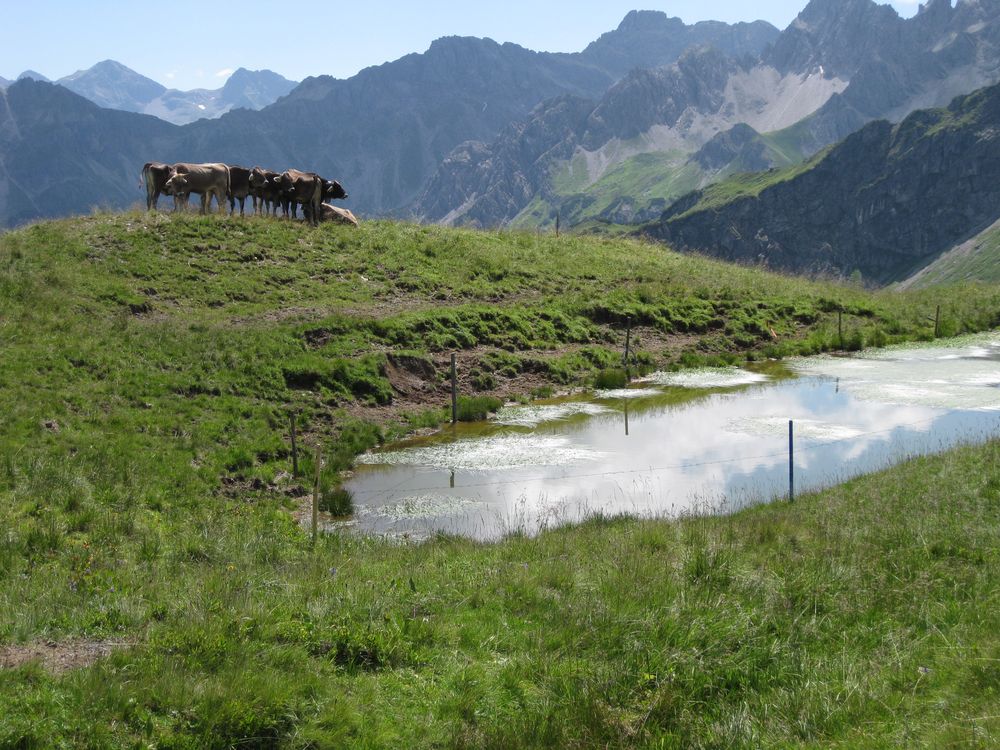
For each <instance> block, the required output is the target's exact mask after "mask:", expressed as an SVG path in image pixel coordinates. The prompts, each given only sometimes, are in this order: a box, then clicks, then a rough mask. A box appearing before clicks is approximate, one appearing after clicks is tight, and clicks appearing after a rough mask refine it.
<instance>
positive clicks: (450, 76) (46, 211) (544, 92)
mask: <svg viewBox="0 0 1000 750" xmlns="http://www.w3.org/2000/svg"><path fill="white" fill-rule="evenodd" d="M667 20H668V19H667V18H666V16H665V15H663V14H640V13H635V14H630V15H629V17H628V18H627V19H626V22H625V23H623V24H622V26H621V27H620V28H619V29H617V30H616V31H613V32H610V33H608V34H605V35H603V36H602V38H601V39H600V40H598V42H596V43H595V44H594V45H591V46H590V47H588V48H587V50H585V51H583V52H581V53H575V54H553V53H544V52H533V51H531V50H527V49H524V48H523V47H520V46H518V45H515V44H509V43H508V44H498V43H497V42H494V41H493V40H490V39H474V38H464V37H448V38H443V39H439V40H437V41H435V42H434V43H433V44H432V45H431V47H430V49H428V50H427V52H425V53H423V54H411V55H407V56H405V57H403V58H400V59H399V60H396V61H394V62H391V63H386V64H384V65H380V66H375V67H372V68H367V69H365V70H363V71H361V72H360V73H358V74H357V75H356V76H353V77H352V78H349V79H346V80H338V79H334V78H331V77H328V76H320V77H316V78H308V79H306V80H305V81H303V82H302V83H301V84H299V85H298V86H297V87H296V88H295V89H294V90H293V91H292V92H291V93H290V94H289V95H288V96H285V97H283V98H281V99H280V100H278V101H277V102H275V103H274V104H272V105H271V106H268V107H265V108H264V109H262V110H261V111H259V112H253V111H248V110H243V109H240V110H233V111H231V112H229V113H227V114H225V115H223V116H222V117H220V118H218V119H216V120H199V121H197V122H194V123H191V124H189V125H187V126H184V127H176V128H172V129H171V128H169V127H164V126H168V123H165V122H163V121H161V120H159V119H157V120H155V121H153V122H150V121H148V120H147V119H146V118H143V117H142V116H140V115H130V117H129V118H124V119H123V118H121V117H119V116H118V115H119V114H124V113H114V112H112V111H111V110H107V109H103V108H102V109H95V108H94V107H93V105H92V103H91V102H89V101H85V100H83V99H82V98H80V99H79V100H78V101H74V100H72V99H70V98H68V97H67V95H69V94H70V92H69V90H68V89H67V88H66V87H64V86H52V85H50V84H44V83H41V82H37V81H29V80H22V81H19V82H17V83H15V84H13V85H11V86H10V87H9V88H8V89H7V90H6V92H5V93H4V94H3V95H0V221H2V222H3V223H4V224H7V225H12V224H16V223H20V222H23V221H26V220H29V219H32V218H38V217H43V216H54V215H61V214H64V213H67V212H71V211H78V210H86V208H87V207H90V206H93V205H109V206H120V205H123V204H125V205H127V204H128V203H130V202H133V201H134V200H136V199H137V198H138V196H137V195H136V194H135V191H134V190H133V188H132V186H133V184H134V181H135V178H134V176H133V175H135V174H138V171H139V168H140V167H141V165H142V164H143V163H144V162H146V161H151V160H161V161H181V160H184V161H226V162H229V163H244V164H263V165H265V166H270V167H271V168H276V167H278V168H285V167H290V166H296V167H300V168H305V169H309V170H312V171H317V172H319V173H321V174H324V175H329V176H330V177H335V178H337V179H340V180H341V181H342V182H343V183H344V184H345V185H347V187H348V190H349V192H350V193H351V195H352V198H353V203H352V208H354V209H355V210H360V211H361V212H364V213H367V214H372V213H378V214H392V213H397V214H401V213H407V212H408V208H409V206H410V204H412V202H413V201H414V200H415V199H416V198H417V197H418V196H419V195H420V192H421V190H422V189H423V188H424V186H425V184H426V182H427V180H428V178H429V177H430V176H431V175H432V174H433V173H434V171H435V170H436V169H437V166H438V164H439V163H440V162H441V160H442V159H443V158H444V157H445V156H446V155H447V154H448V153H449V152H451V151H452V150H453V149H454V148H455V147H456V146H458V145H459V144H461V143H463V142H464V141H468V140H487V139H490V138H493V137H495V136H496V134H497V133H499V132H500V130H501V129H502V128H503V127H504V126H506V125H508V124H509V123H511V122H514V121H516V120H518V119H519V118H522V117H524V116H525V115H526V114H527V113H528V112H530V111H531V110H532V108H534V107H535V106H536V105H537V104H538V103H539V102H541V101H544V100H545V99H548V98H550V97H553V96H558V95H564V94H569V95H574V96H579V97H594V96H597V95H599V94H600V93H601V92H602V91H604V90H606V89H607V88H608V87H609V86H611V85H612V84H614V83H615V81H616V80H617V79H618V77H619V71H620V70H621V69H622V68H627V67H630V66H634V65H639V64H655V65H664V64H669V63H671V62H673V61H674V60H675V59H676V54H678V50H680V49H683V45H684V44H688V43H695V44H700V43H702V42H711V43H716V44H719V45H721V46H722V47H723V48H724V49H725V50H726V53H727V54H732V55H736V56H746V55H753V54H759V53H760V51H761V49H762V48H763V47H764V46H766V45H767V44H769V43H770V41H772V40H773V39H774V38H775V37H776V36H777V34H778V31H777V29H774V27H772V26H769V25H768V24H764V23H753V24H735V25H726V24H715V23H708V24H695V25H694V26H685V25H684V24H680V25H678V24H677V23H671V24H667V23H663V22H665V21H667ZM650 21H653V23H650ZM678 29H680V30H681V33H682V36H683V39H682V41H680V42H678V41H676V40H674V38H673V37H674V35H675V34H676V33H677V30H678ZM19 89H20V90H19ZM87 105H91V106H87ZM56 110H58V112H56ZM74 117H75V118H79V119H81V120H82V127H81V128H79V129H74V128H73V127H72V124H71V123H72V120H73V118H74ZM28 123H30V124H31V126H30V127H29V126H27V124H28ZM54 128H58V132H53V129H54ZM87 133H95V134H97V133H100V134H101V135H100V136H96V135H95V137H94V138H90V139H87V138H86V137H85V134H87ZM53 138H56V139H57V146H58V147H57V148H52V147H51V145H52V140H53ZM105 144H107V146H106V145H105ZM112 144H113V145H114V148H113V149H112V148H111V145H112ZM63 147H65V148H63ZM63 153H65V154H68V155H69V156H70V158H69V159H64V158H62V156H60V155H61V154H63ZM24 154H33V155H35V157H36V158H34V159H31V160H29V159H25V158H24V156H23V155H24ZM125 165H128V168H125ZM39 174H41V175H42V176H44V178H45V179H43V180H39V179H38V176H39ZM49 182H62V183H63V184H73V185H74V186H75V187H76V189H75V190H74V191H73V192H72V194H66V195H64V196H63V197H62V198H61V199H60V200H58V201H50V200H46V199H45V198H46V195H45V192H44V190H43V189H42V188H40V187H39V185H40V184H41V185H47V184H48V183H49ZM126 193H130V194H131V195H132V200H131V201H127V202H126V201H125V194H126Z"/></svg>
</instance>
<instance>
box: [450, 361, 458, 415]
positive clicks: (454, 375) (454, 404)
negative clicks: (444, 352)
mask: <svg viewBox="0 0 1000 750" xmlns="http://www.w3.org/2000/svg"><path fill="white" fill-rule="evenodd" d="M451 423H452V424H457V423H458V367H457V365H456V364H455V354H454V353H452V355H451Z"/></svg>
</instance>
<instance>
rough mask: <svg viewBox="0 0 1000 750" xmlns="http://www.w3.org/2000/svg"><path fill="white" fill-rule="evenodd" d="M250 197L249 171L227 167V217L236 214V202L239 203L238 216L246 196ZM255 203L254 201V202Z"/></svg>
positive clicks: (241, 213)
mask: <svg viewBox="0 0 1000 750" xmlns="http://www.w3.org/2000/svg"><path fill="white" fill-rule="evenodd" d="M248 195H250V170H249V169H247V168H246V167H234V166H233V165H231V164H230V165H229V215H230V216H232V215H233V214H234V213H236V201H239V202H240V216H243V215H244V213H243V207H244V205H245V204H246V200H247V196H248ZM255 202H256V201H255Z"/></svg>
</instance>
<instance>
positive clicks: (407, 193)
mask: <svg viewBox="0 0 1000 750" xmlns="http://www.w3.org/2000/svg"><path fill="white" fill-rule="evenodd" d="M40 78H41V77H40V76H38V75H37V74H33V73H30V72H29V73H27V74H26V75H25V76H22V78H21V80H19V81H17V82H15V83H12V84H8V85H7V86H6V90H5V91H3V92H0V223H2V224H3V225H7V226H11V225H15V224H18V223H22V222H25V221H29V220H32V219H35V218H41V217H46V216H58V215H63V214H66V213H73V212H79V211H86V210H89V209H90V208H91V207H93V206H108V207H121V206H127V205H130V204H134V203H136V202H137V201H139V200H140V198H141V193H140V191H139V190H138V189H137V187H136V182H137V176H138V172H139V169H140V167H141V165H142V164H143V163H144V162H145V161H150V160H162V161H168V162H169V161H181V160H184V161H226V162H229V163H242V164H246V165H254V164H261V165H263V166H266V167H270V168H278V169H283V168H286V167H298V168H304V169H308V170H313V171H317V172H319V173H321V174H323V175H325V176H328V177H330V178H336V179H339V180H341V182H343V183H344V185H345V186H346V187H347V189H348V191H349V192H350V194H351V201H350V204H349V205H350V207H351V208H352V210H354V211H355V212H356V213H360V214H364V215H369V216H372V215H383V216H398V217H405V218H415V219H418V220H420V221H426V222H441V223H449V224H471V225H478V226H498V225H513V226H522V227H545V226H551V225H552V224H553V223H555V222H556V221H557V220H561V221H562V224H563V226H571V225H579V226H580V227H587V226H607V225H608V224H609V223H617V224H636V223H643V222H651V223H650V224H649V225H648V227H647V231H649V233H651V234H654V235H656V236H664V237H666V236H669V237H670V238H671V239H672V241H674V242H680V243H681V244H683V245H686V246H689V247H692V248H698V249H700V250H708V251H716V252H720V253H722V254H727V253H730V251H729V250H724V249H723V248H725V247H727V246H726V245H725V244H724V243H722V242H721V241H720V240H719V239H718V238H717V236H716V235H715V234H713V232H715V229H714V228H713V227H711V226H710V225H709V224H710V223H709V222H707V220H702V219H699V221H703V222H704V223H703V224H702V225H698V229H697V231H696V230H695V229H694V228H693V227H694V226H695V224H694V222H695V215H694V214H693V213H690V210H691V209H692V208H693V207H695V206H697V205H699V204H700V203H701V202H702V201H703V200H704V195H705V194H706V192H707V191H706V188H708V186H709V185H712V184H714V183H720V184H723V185H724V184H732V183H731V180H732V179H735V178H733V176H734V175H737V174H740V173H745V172H750V171H760V172H761V174H762V175H763V176H761V177H757V178H752V179H751V178H744V179H743V181H744V182H753V181H754V180H757V182H755V183H754V184H764V185H766V187H767V189H771V188H772V186H771V184H770V183H769V182H768V181H769V180H770V179H771V177H773V175H774V174H781V175H783V177H782V182H783V183H784V182H788V183H793V182H794V180H793V179H792V178H789V177H788V175H796V174H799V173H800V172H801V171H802V170H811V169H813V168H817V167H818V162H817V159H819V158H820V156H823V155H827V152H826V149H828V148H829V147H830V146H831V145H832V144H835V143H838V142H840V141H841V140H842V139H844V138H848V141H849V142H851V143H855V145H856V142H855V141H851V137H852V134H854V133H858V137H861V136H860V134H861V133H865V134H867V135H866V136H865V137H867V138H872V137H874V136H872V135H871V133H873V132H876V131H877V132H878V133H880V134H882V135H881V137H882V141H880V143H883V145H884V144H886V143H896V141H893V140H892V139H893V137H894V136H892V135H891V134H890V135H886V133H888V132H890V131H893V129H894V128H895V127H897V125H896V124H898V123H902V122H908V121H909V120H908V119H907V118H908V116H909V115H910V114H911V113H913V112H915V111H917V110H921V109H926V108H932V107H940V106H944V105H947V104H948V103H949V102H950V101H951V100H952V99H953V98H954V97H956V96H958V95H964V94H968V93H969V92H972V91H973V90H975V89H978V88H982V87H986V86H989V85H991V84H994V83H996V82H998V81H1000V0H958V1H957V3H956V5H954V6H952V5H951V3H950V2H949V0H929V1H928V2H927V3H926V4H924V5H923V6H921V9H920V12H919V13H917V15H916V16H914V17H913V18H909V19H903V18H901V17H900V16H899V15H898V14H897V13H896V12H895V11H894V10H892V8H890V7H888V6H885V5H880V4H878V3H876V2H874V0H811V2H809V3H808V5H806V7H805V8H804V9H803V11H802V12H801V13H800V14H799V15H798V17H797V18H796V19H795V20H794V21H793V22H792V23H791V24H790V25H789V27H788V28H786V29H784V30H783V31H779V30H778V29H776V28H774V27H773V26H771V25H769V24H767V23H764V22H755V23H744V24H723V23H718V22H706V23H698V24H694V25H687V24H684V23H683V22H681V21H680V20H678V19H675V18H669V17H668V16H667V15H666V14H664V13H660V12H654V11H634V12H632V13H629V14H628V15H627V16H626V17H625V18H624V20H623V21H622V23H621V24H620V25H619V26H618V27H617V28H616V29H614V30H612V31H609V32H608V33H606V34H604V35H602V36H601V37H600V38H599V39H597V40H595V41H594V42H593V43H592V44H590V45H588V46H587V47H586V49H584V50H583V51H581V52H579V53H570V54H565V53H546V52H533V51H531V50H527V49H525V48H523V47H520V46H518V45H514V44H500V43H497V42H495V41H493V40H490V39H476V38H466V37H446V38H443V39H439V40H437V41H435V42H434V43H433V44H432V45H431V46H430V48H429V49H428V50H427V51H426V52H424V53H421V54H411V55H407V56H405V57H403V58H400V59H399V60H396V61H393V62H390V63H386V64H384V65H379V66H375V67H371V68H367V69H365V70H362V71H361V72H360V73H358V74H357V75H355V76H353V77H351V78H348V79H343V80H341V79H334V78H331V77H328V76H318V77H313V78H307V79H306V80H304V81H302V82H301V83H300V84H298V85H296V86H294V88H291V90H290V91H288V92H287V94H285V95H281V94H280V93H277V92H278V91H279V89H280V88H281V86H285V85H287V86H292V85H293V84H291V83H290V82H287V81H284V79H280V77H278V76H275V74H271V73H268V72H266V71H262V72H259V73H256V74H254V73H251V72H249V71H238V72H237V74H234V75H233V77H232V78H231V79H230V81H229V82H227V84H226V87H224V88H223V89H222V90H220V92H208V93H214V94H215V95H216V96H215V98H214V99H213V100H212V101H213V102H217V104H211V106H212V107H216V109H213V110H211V113H212V114H215V113H216V112H217V111H222V110H223V109H230V111H228V112H226V113H224V114H222V115H221V116H218V117H215V118H214V119H205V118H204V117H203V118H202V119H198V120H197V121H194V122H190V123H187V124H184V125H183V126H178V125H176V124H173V123H170V122H167V121H166V117H167V115H166V114H165V113H164V111H165V110H170V111H172V112H180V111H181V110H182V109H183V107H180V105H170V106H168V105H167V104H166V103H165V102H166V101H168V100H169V99H170V92H168V91H166V90H165V89H163V87H162V86H160V85H159V84H156V83H155V82H153V81H150V80H149V79H146V78H143V77H142V76H139V75H138V74H135V73H134V72H133V71H129V70H128V69H127V68H124V66H119V65H118V64H117V63H114V62H112V61H105V62H104V63H99V64H98V65H96V66H94V67H93V68H91V69H90V70H88V71H83V72H81V73H78V74H74V75H73V76H68V77H67V78H66V79H62V80H61V81H59V82H57V84H58V85H53V84H51V83H45V82H43V81H41V80H38V79H40ZM282 82H283V83H282ZM230 84H232V86H230ZM74 91H75V92H77V93H73V92H74ZM188 93H192V92H188ZM78 94H82V95H83V96H79V95H78ZM191 101H194V100H188V102H189V103H188V104H186V105H184V106H186V107H188V110H187V111H188V115H185V117H188V116H191V115H193V114H194V113H193V112H192V111H191V110H190V107H191V106H192V105H191V104H190V102H191ZM269 101H270V102H271V103H268V102H269ZM154 103H158V104H154ZM199 103H201V104H203V106H205V110H199V111H201V112H209V111H210V109H209V108H210V104H208V103H204V102H197V101H195V103H194V104H193V106H194V107H195V108H197V107H198V104H199ZM98 105H100V106H98ZM158 107H162V108H165V110H161V109H158ZM112 108H114V109H112ZM257 110H259V111H257ZM151 114H152V115H156V116H150V115H151ZM175 119H177V118H175ZM883 120H884V121H885V122H884V123H880V124H878V125H877V127H875V126H872V125H868V124H869V123H873V122H876V121H883ZM180 121H184V119H181V120H180ZM866 126H867V127H866ZM879 128H881V130H880V129H879ZM887 128H888V130H886V129H887ZM886 139H888V140H886ZM931 140H932V141H933V140H934V139H931ZM935 142H936V141H935ZM846 143H847V142H845V144H846ZM952 145H953V146H954V144H952ZM838 148H839V147H838ZM889 148H890V150H891V149H892V148H894V146H891V147H889ZM955 148H957V146H955ZM838 153H841V156H843V154H844V153H847V152H838ZM970 153H971V152H970ZM817 154H819V155H820V156H814V155H817ZM955 154H958V151H955ZM880 155H881V156H885V154H882V152H880V151H878V150H877V149H876V150H875V151H873V152H871V153H869V154H868V157H869V158H871V159H876V157H879V156H880ZM845 158H846V157H845ZM955 158H960V157H958V156H956V157H955ZM844 163H845V164H846V163H851V164H853V163H854V162H851V161H850V160H846V161H845V162H844ZM879 163H882V162H879ZM886 165H889V166H886ZM902 165H903V162H901V161H886V162H884V163H883V167H884V168H885V169H887V170H890V169H902V168H903V167H902ZM869 166H871V165H869ZM872 168H874V167H872ZM820 173H823V172H822V171H821V172H817V173H816V174H820ZM885 174H887V175H888V174H890V172H886V173H885ZM998 176H1000V175H998ZM841 177H843V179H844V180H847V182H833V183H831V185H834V184H835V185H839V186H840V187H842V188H844V189H847V188H848V187H849V176H848V175H841ZM786 178H787V179H786ZM720 181H721V182H720ZM739 182H740V180H739V179H737V180H736V183H737V184H738V183H739ZM795 184H797V185H801V184H802V183H795ZM955 184H957V183H955ZM774 189H780V188H779V187H777V186H775V187H774ZM691 191H696V192H695V193H693V194H691V195H687V194H688V193H690V192H691ZM764 192H765V193H766V191H764ZM711 195H714V196H716V197H715V198H713V200H717V198H718V194H716V193H712V194H711ZM735 195H736V196H737V197H741V198H746V195H744V194H743V193H740V190H739V189H737V190H736V192H735ZM766 195H770V193H766ZM696 196H701V197H696ZM757 197H759V196H757ZM841 197H843V196H841ZM939 197H940V196H939ZM810 199H811V200H814V201H819V200H822V201H833V200H837V199H838V198H837V196H836V195H835V194H834V193H829V194H823V193H822V191H818V192H816V193H815V194H814V195H812V197H811V198H810ZM678 200H680V201H681V203H680V204H677V205H676V206H675V205H674V204H675V202H676V201H678ZM844 200H846V198H844ZM793 204H795V202H794V201H791V202H790V203H789V205H790V206H791V205H793ZM720 205H721V204H720ZM740 205H741V206H743V205H744V204H740ZM796 205H797V204H796ZM845 205H846V204H845ZM684 206H687V207H686V208H683V210H680V208H681V207H684ZM727 210H728V209H727ZM734 210H735V209H734ZM740 210H749V209H747V208H745V207H744V208H741V209H740ZM845 210H846V209H845ZM852 210H853V208H852ZM665 212H666V213H665ZM695 213H697V212H695ZM973 213H976V212H973ZM987 213H988V211H985V210H984V211H983V212H979V213H976V215H975V216H973V217H971V218H970V220H969V222H968V223H967V224H962V223H961V222H953V223H950V224H949V227H951V229H950V230H949V231H954V232H960V233H961V232H964V233H966V234H967V233H968V232H972V231H973V230H974V229H975V227H976V226H978V223H977V222H980V221H985V220H986V219H987V218H988V217H987V216H986V214H987ZM661 215H662V216H661ZM775 216H776V215H775ZM682 217H683V221H684V222H688V223H685V224H681V223H679V222H681V219H682ZM788 217H789V219H788V221H789V222H790V225H789V232H793V230H794V226H793V225H794V224H795V222H797V221H807V218H806V216H805V215H803V214H799V215H795V214H794V213H789V214H788ZM772 218H774V217H769V218H768V221H771V219H772ZM748 221H749V220H748ZM750 223H753V222H752V221H751V222H750ZM831 231H832V229H831ZM765 234H767V236H768V237H769V238H771V239H772V240H773V239H774V238H780V237H782V236H783V235H781V233H780V232H775V233H774V234H772V233H769V232H765ZM792 236H793V235H792V234H789V235H788V237H792ZM807 236H808V237H810V238H811V239H810V240H809V241H810V242H812V240H813V239H815V238H813V236H812V235H810V234H809V233H808V232H806V233H804V234H802V237H807ZM817 236H818V235H817ZM897 236H898V235H897ZM955 239H956V241H957V240H958V238H957V237H956V238H955ZM965 239H968V237H965ZM786 240H787V238H786V239H785V240H780V239H779V240H775V241H777V242H778V243H779V244H780V246H781V248H782V249H781V251H780V252H778V251H776V250H774V248H772V249H771V250H770V251H769V253H765V255H766V257H767V258H768V260H769V262H771V263H773V264H775V265H783V266H785V265H787V266H788V267H794V268H799V269H803V270H812V271H815V270H837V271H838V272H848V273H849V272H850V271H853V270H854V269H855V268H857V269H860V270H862V272H863V273H865V275H866V277H868V278H871V279H878V280H889V279H893V278H897V277H898V274H899V268H898V266H899V264H905V263H911V262H912V263H918V262H920V261H921V260H922V259H924V258H927V257H931V256H933V255H934V253H936V252H938V247H939V245H943V244H947V241H946V240H944V239H942V238H937V239H934V241H933V242H931V240H930V239H929V235H928V239H927V242H925V243H924V244H922V245H920V248H921V250H920V252H917V253H909V251H906V252H904V253H903V256H905V257H903V256H899V255H897V256H894V259H893V260H891V261H887V265H886V266H885V267H883V266H880V265H879V263H878V262H875V261H873V262H871V263H869V262H867V261H864V259H862V261H864V262H856V259H855V258H853V256H850V257H849V256H844V257H842V258H841V257H840V256H837V257H836V258H835V262H833V261H830V259H829V257H826V256H823V255H822V253H819V254H818V255H817V254H816V252H814V251H815V248H813V246H812V245H808V243H806V245H808V247H807V249H806V250H804V251H803V252H805V254H806V255H808V256H809V258H810V260H808V261H802V262H797V261H796V262H790V263H789V264H785V262H784V260H782V259H783V258H786V256H788V257H790V255H789V254H794V253H795V252H797V249H796V248H798V247H799V245H797V244H795V243H793V242H790V241H786ZM838 242H839V240H838ZM921 242H924V241H923V240H921ZM806 245H803V247H805V246H806ZM810 248H812V249H810ZM753 250H754V251H753V252H752V251H751V250H749V249H747V250H746V252H744V251H743V250H742V249H741V250H740V251H739V252H736V251H732V253H730V254H732V255H733V257H739V258H742V259H748V258H749V259H754V258H757V257H758V256H760V255H761V252H760V250H759V248H754V249H753ZM852 252H854V251H852ZM857 252H858V253H861V252H862V251H861V250H857ZM859 257H860V256H859ZM889 266H892V267H893V268H892V269H890V268H889Z"/></svg>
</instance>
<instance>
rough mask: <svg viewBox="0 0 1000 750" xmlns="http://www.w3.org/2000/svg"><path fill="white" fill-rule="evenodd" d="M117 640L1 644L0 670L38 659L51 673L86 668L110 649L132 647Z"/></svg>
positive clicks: (105, 654)
mask: <svg viewBox="0 0 1000 750" xmlns="http://www.w3.org/2000/svg"><path fill="white" fill-rule="evenodd" d="M132 645H134V644H132V643H121V642H118V641H88V640H70V641H61V642H60V641H46V642H44V643H27V644H22V645H16V646H0V669H17V668H18V667H21V666H24V665H25V664H29V663H31V662H38V663H40V664H41V665H42V667H44V668H45V669H46V670H48V671H49V672H52V673H53V674H63V673H65V672H69V671H70V670H73V669H80V668H81V667H89V666H90V665H91V664H94V663H95V662H96V661H97V660H98V659H103V658H104V657H105V656H109V655H110V654H111V653H112V652H114V651H116V650H118V649H122V648H127V647H129V646H132Z"/></svg>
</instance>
